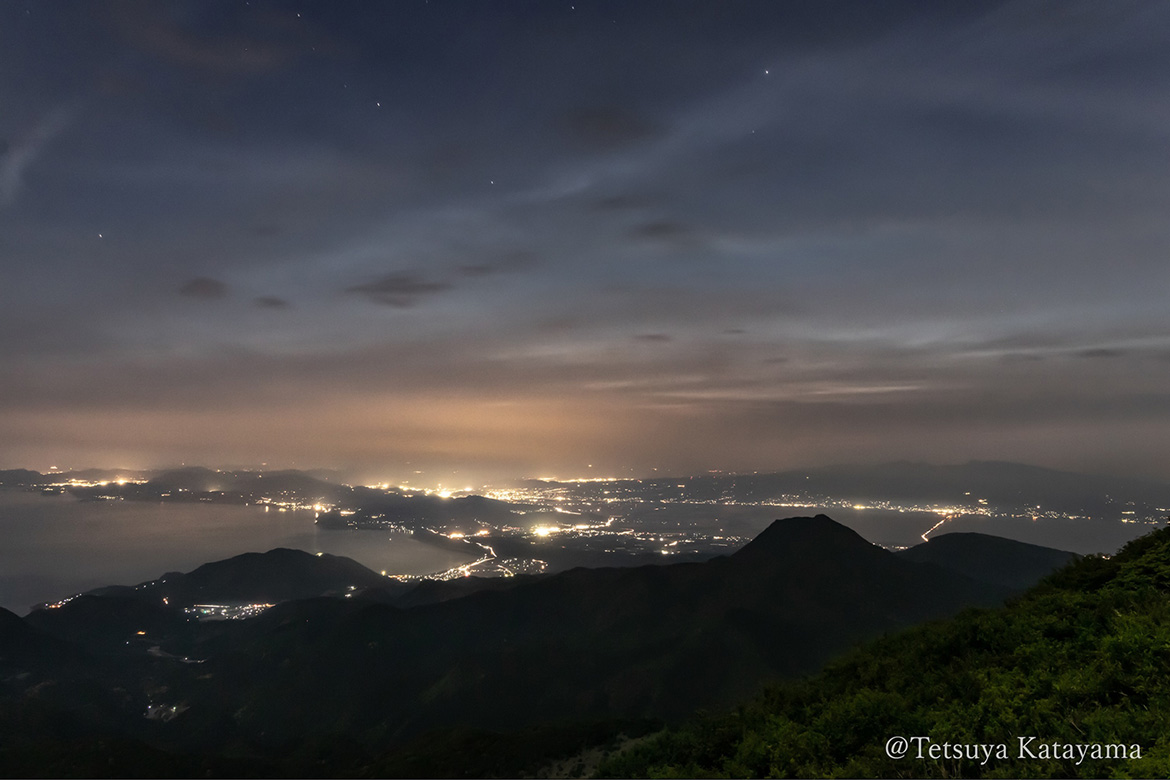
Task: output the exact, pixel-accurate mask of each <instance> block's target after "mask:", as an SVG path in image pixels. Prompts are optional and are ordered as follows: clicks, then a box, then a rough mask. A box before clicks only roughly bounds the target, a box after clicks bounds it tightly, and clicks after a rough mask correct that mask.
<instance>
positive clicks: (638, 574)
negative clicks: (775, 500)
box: [0, 516, 1007, 775]
mask: <svg viewBox="0 0 1170 780" xmlns="http://www.w3.org/2000/svg"><path fill="white" fill-rule="evenodd" d="M269 555H271V554H269ZM277 557H281V556H277ZM284 557H287V556H284ZM245 560H253V559H245ZM255 560H264V559H263V556H259V557H258V558H257V559H255ZM274 560H275V559H274ZM268 562H269V563H271V562H272V561H268ZM236 563H237V566H234V567H227V568H226V569H223V568H221V567H220V565H219V564H217V565H214V566H211V567H204V568H203V569H200V570H197V572H196V573H192V574H191V575H183V577H185V578H186V580H183V579H179V578H172V577H168V578H167V580H166V583H165V584H166V586H167V587H171V586H172V585H175V584H176V583H179V582H183V581H186V582H187V585H185V586H184V590H183V591H182V593H183V597H182V598H178V596H179V593H180V591H168V594H170V596H175V597H176V598H174V599H173V600H172V599H171V598H170V596H168V601H171V602H172V603H170V604H162V603H161V598H160V597H161V595H162V590H161V588H162V587H163V585H162V584H161V581H160V582H159V583H156V584H154V585H152V586H151V588H142V589H136V591H137V592H128V591H126V590H121V589H119V590H117V591H113V592H108V593H106V594H105V595H91V596H88V597H85V598H84V599H77V600H76V601H75V602H70V603H69V604H67V605H65V607H62V608H60V609H56V610H47V611H44V612H41V613H34V614H33V615H30V616H29V617H28V618H27V619H26V620H24V621H21V620H20V619H19V618H16V617H15V616H10V615H4V616H3V617H4V619H5V621H6V623H5V625H6V626H7V625H8V623H11V624H12V625H11V626H8V627H7V628H6V629H5V632H6V633H9V634H11V635H12V636H17V637H19V643H18V644H19V645H20V647H21V648H24V647H37V646H40V645H41V644H46V645H47V643H57V644H64V645H65V646H67V647H68V648H70V649H71V652H70V653H69V654H64V655H62V658H63V659H65V660H63V661H62V663H61V664H59V665H54V664H52V663H48V664H45V663H39V662H38V663H39V665H33V664H31V663H30V662H29V653H28V652H25V651H23V650H22V652H21V653H14V654H5V653H0V683H2V685H3V688H2V689H0V716H3V717H0V724H8V725H7V726H0V728H8V729H10V731H8V732H6V733H5V734H0V737H2V738H0V771H2V770H4V769H5V768H6V766H7V767H8V768H12V767H17V768H20V769H21V770H22V771H23V770H24V768H25V767H27V762H28V761H29V760H30V758H29V757H30V756H33V757H35V756H36V755H37V751H47V752H48V753H51V754H52V755H53V756H54V760H55V761H56V764H55V765H56V766H60V765H61V756H62V755H65V754H67V753H68V751H69V750H70V749H71V748H70V747H69V746H70V745H72V744H85V745H88V746H89V747H87V748H86V749H87V750H88V751H90V752H85V753H84V754H79V756H78V759H77V764H76V766H77V772H76V773H77V774H86V773H88V772H90V771H97V770H96V769H95V766H94V764H93V755H102V753H101V750H100V749H98V748H94V747H93V745H94V744H95V741H96V743H98V744H105V745H107V746H110V747H109V748H108V750H107V752H108V753H109V755H108V756H107V757H108V758H109V759H110V761H112V762H113V763H104V764H101V771H102V773H103V774H111V773H112V774H119V773H130V772H131V771H132V769H131V768H128V767H124V766H122V765H121V764H120V763H119V761H120V759H119V758H118V756H121V755H123V754H125V753H126V752H127V751H129V752H133V749H132V748H131V747H127V746H128V745H130V746H134V745H145V746H149V751H153V752H150V755H152V756H155V757H156V758H157V759H158V761H154V760H153V759H152V763H151V767H152V768H154V769H155V770H157V771H166V772H172V773H173V772H177V773H180V774H181V773H183V772H184V771H186V770H183V769H180V768H179V767H190V766H198V767H203V768H204V769H203V770H201V772H200V773H202V772H204V771H211V772H212V773H213V774H214V773H215V772H216V771H220V770H217V769H215V768H214V767H224V766H229V765H232V766H234V764H231V762H245V763H244V764H241V766H247V767H249V768H248V769H247V770H246V771H247V772H248V773H249V774H254V773H257V772H272V773H275V774H290V773H298V774H299V773H309V774H313V775H353V774H362V773H368V772H375V773H377V772H389V771H395V770H392V769H391V767H394V766H398V767H402V766H413V767H415V768H416V770H417V771H423V769H425V767H426V766H428V765H425V764H421V765H420V764H418V763H416V764H410V762H409V761H405V762H404V761H403V760H402V759H403V756H404V755H405V754H404V753H403V751H410V750H412V749H413V748H411V747H410V745H411V744H416V745H417V744H423V745H426V744H431V745H433V744H441V745H458V744H463V745H467V744H475V739H474V738H472V739H471V741H470V742H468V741H467V740H462V741H461V739H460V738H457V737H456V736H453V735H457V734H460V733H463V734H474V733H475V732H473V731H467V730H468V729H471V730H474V729H480V730H483V729H492V730H514V731H515V732H523V730H525V729H529V730H531V729H538V730H539V729H544V731H543V732H541V733H542V734H543V735H544V736H543V737H540V739H546V738H547V739H549V740H552V742H556V743H557V744H561V745H563V744H566V743H565V739H566V737H565V734H570V733H576V732H573V728H571V727H565V728H564V729H562V727H561V726H558V725H557V724H567V723H570V722H575V723H582V722H590V721H592V722H597V721H604V720H609V721H614V720H620V719H645V718H662V719H667V720H673V719H679V718H681V717H684V716H686V715H688V714H690V713H691V712H693V711H694V710H695V709H696V708H701V707H719V706H723V705H727V704H729V703H731V702H733V701H736V700H740V699H742V698H744V697H746V696H748V695H750V694H751V693H753V692H754V691H756V690H758V688H759V686H760V685H761V684H763V683H764V682H766V681H768V680H776V679H783V678H791V677H794V676H797V675H800V674H805V673H808V672H811V671H814V670H816V669H817V668H819V667H820V666H821V665H823V664H824V662H825V661H826V660H828V659H829V658H830V657H832V656H833V655H834V654H837V653H839V652H841V651H843V650H845V649H847V648H848V647H850V646H851V645H852V644H854V643H855V642H857V641H858V640H860V639H863V638H866V637H873V636H876V635H880V634H882V633H886V632H889V631H891V630H894V629H897V628H900V627H904V626H907V625H910V624H913V623H918V622H922V621H924V620H929V619H932V618H940V617H945V616H949V615H953V614H955V613H956V612H957V611H959V610H960V609H961V608H963V607H965V606H971V605H991V604H995V603H999V602H1000V601H1001V599H1002V598H1003V596H1004V594H1005V593H1006V592H1007V590H1006V589H1005V588H1003V587H999V586H994V585H990V584H987V583H980V582H976V581H975V580H973V579H971V578H968V577H964V576H961V575H959V574H956V573H954V572H950V571H947V570H944V569H942V568H940V567H938V566H935V565H929V564H920V563H915V562H911V561H905V560H902V559H900V558H899V557H898V556H896V555H894V554H892V553H889V552H887V551H885V550H883V549H881V548H878V547H876V546H874V545H872V544H870V543H868V542H866V541H865V540H864V539H862V538H861V537H859V536H858V535H857V534H856V533H854V532H853V531H851V530H849V529H847V528H845V527H843V526H840V525H838V524H837V523H834V522H833V521H832V520H830V519H829V518H827V517H824V516H817V517H815V518H792V519H789V520H782V521H777V522H776V523H774V524H773V525H772V526H770V527H769V528H768V529H767V530H766V531H765V532H764V533H762V534H761V535H760V536H759V537H757V538H756V539H755V540H754V541H753V542H751V543H750V544H749V545H747V546H746V547H744V548H743V549H742V550H740V551H739V552H737V553H736V554H734V555H732V556H730V557H727V558H719V559H714V560H711V561H708V562H705V563H688V564H677V565H671V566H646V567H640V568H633V569H596V570H585V569H577V570H573V571H569V572H565V573H563V574H559V575H554V576H549V577H543V578H535V579H532V580H529V581H525V582H520V583H518V584H516V585H515V586H513V587H510V588H507V589H504V590H485V591H480V592H476V593H472V594H471V595H468V596H465V597H463V598H456V599H452V600H447V601H443V602H442V603H431V604H426V605H422V606H417V607H414V608H409V609H406V608H399V607H397V606H394V604H393V601H394V600H393V599H392V598H388V597H387V594H386V592H385V591H384V590H383V591H380V592H379V593H378V594H377V598H372V599H367V598H363V597H362V595H361V594H360V591H355V593H356V594H357V595H354V596H353V597H328V598H313V599H307V600H300V601H288V602H285V603H281V604H278V605H277V606H275V607H273V608H271V609H269V610H268V611H267V612H265V613H263V614H262V615H260V616H259V617H256V618H252V619H249V620H240V621H220V622H214V623H197V622H192V621H190V620H188V619H187V618H186V617H184V616H182V613H181V611H180V610H178V609H177V607H176V606H175V604H174V603H173V602H174V601H179V602H183V603H185V602H189V601H191V600H192V599H193V598H200V599H202V598H204V597H205V596H206V594H207V593H208V592H209V591H208V590H206V589H204V588H198V587H196V585H197V584H199V583H204V584H207V583H219V585H217V586H216V587H221V586H222V585H223V583H224V582H225V579H224V577H223V576H221V575H223V573H224V572H225V571H229V570H234V569H235V568H238V564H239V561H238V560H237V562H236ZM302 563H304V561H299V562H298V561H293V564H294V565H297V566H299V565H301V564H302ZM318 563H320V564H321V565H322V566H326V567H327V569H328V570H329V571H338V570H339V566H340V565H334V563H336V562H333V563H330V562H328V561H320V560H319V559H318ZM281 570H284V569H281ZM340 570H341V571H342V573H343V574H344V575H345V576H350V574H352V573H351V572H348V570H345V569H344V567H343V566H340ZM200 572H201V573H200ZM196 574H199V576H198V577H195V575H196ZM213 575H214V576H213ZM233 576H235V575H233ZM192 578H193V579H192ZM229 579H230V578H229ZM243 579H244V581H245V582H247V583H252V578H250V577H244V578H243ZM192 583H194V584H192ZM252 584H254V583H252ZM319 585H320V583H317V584H316V585H314V587H317V586H319ZM188 586H189V587H190V588H191V589H193V590H191V591H190V592H188V591H187V588H188ZM249 587H251V585H250V586H249ZM147 591H149V593H147ZM214 592H215V593H217V594H219V596H220V597H226V596H230V595H231V594H230V593H229V592H228V591H227V590H216V591H214ZM249 592H251V593H255V591H249ZM347 592H348V591H347ZM192 594H195V595H192ZM224 600H227V599H226V598H225V599H224ZM388 601H389V602H390V603H387V602H388ZM49 613H51V614H49ZM14 621H15V622H14ZM139 632H142V633H139ZM119 640H121V642H120V643H119ZM75 690H76V691H84V692H85V695H84V696H81V695H73V691H75ZM46 692H48V694H47V693H46ZM49 694H51V696H49V698H46V696H48V695H49ZM95 702H96V704H95ZM30 707H33V708H40V709H39V710H38V711H41V710H44V711H45V712H48V713H49V714H50V715H52V716H53V717H57V718H59V719H60V720H61V722H65V723H68V724H69V733H70V734H72V735H73V736H72V737H71V739H72V740H73V741H69V740H62V739H60V738H58V737H57V736H52V734H55V733H56V732H43V733H42V731H40V730H38V729H37V728H28V727H20V726H18V725H13V724H17V723H19V722H20V719H19V718H18V717H16V716H13V715H12V713H17V712H21V711H23V710H24V709H28V708H30ZM5 713H8V715H5ZM46 717H48V716H46ZM461 729H462V730H464V731H459V730H461ZM557 729H562V730H561V731H557ZM566 729H567V730H566ZM579 731H580V730H579ZM603 731H604V730H603ZM438 732H442V735H437V733H438ZM528 733H531V732H528ZM580 733H583V732H580ZM45 734H50V736H48V737H46V736H45ZM423 734H431V735H432V736H431V737H429V738H428V740H427V742H426V743H418V742H413V743H412V741H413V740H417V739H418V738H419V737H420V735H423ZM550 735H551V736H550ZM16 737H18V738H19V739H16ZM534 739H535V738H534ZM581 739H585V737H581ZM6 740H7V741H6ZM77 740H81V742H77ZM86 740H88V741H86ZM558 740H559V741H558ZM568 741H569V743H571V742H572V741H573V739H569V740H568ZM5 744H8V745H13V744H19V745H21V746H22V747H21V749H20V751H21V752H19V754H17V753H14V752H12V751H11V750H9V751H8V752H6V748H5V747H4V745H5ZM510 744H512V746H513V747H515V748H516V749H517V750H518V751H519V752H521V753H522V752H523V749H524V748H523V740H521V741H520V743H519V746H517V742H516V740H513V742H512V743H510ZM95 750H96V751H97V753H96V754H95V753H93V751H95ZM63 751H64V752H63ZM167 756H173V757H174V760H175V763H174V764H173V767H172V768H170V769H168V768H167V767H168V766H171V765H169V764H167V763H166V762H167V759H166V757H167ZM395 756H397V758H395ZM406 758H409V756H406ZM521 758H522V756H521V757H520V758H516V759H515V760H521ZM509 760H512V759H509ZM6 761H7V762H8V764H7V765H6V764H5V762H6ZM21 762H24V763H21ZM160 762H161V763H160ZM224 762H228V763H224ZM247 762H253V763H247ZM257 762H258V763H257ZM395 762H397V763H395ZM520 765H522V764H516V763H512V764H505V765H500V768H497V770H493V771H501V772H505V773H507V772H508V767H512V768H513V769H512V771H515V769H514V768H515V767H516V766H520ZM429 766H431V767H432V770H431V771H434V772H437V773H439V774H457V773H460V772H462V771H467V769H466V767H465V768H464V769H462V770H459V768H458V767H457V766H453V765H452V764H446V765H444V767H443V768H441V769H434V768H433V767H434V766H435V765H434V764H430V765H429ZM457 770H458V771H457ZM222 771H228V770H226V769H225V770H222ZM240 771H244V770H240ZM484 771H486V770H484ZM63 773H64V772H60V771H56V772H54V774H63ZM70 773H72V772H70Z"/></svg>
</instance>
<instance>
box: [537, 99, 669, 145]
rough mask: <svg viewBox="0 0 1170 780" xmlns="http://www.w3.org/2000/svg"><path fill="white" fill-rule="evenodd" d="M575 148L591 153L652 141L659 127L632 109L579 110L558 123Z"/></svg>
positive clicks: (601, 108) (615, 106) (593, 108)
mask: <svg viewBox="0 0 1170 780" xmlns="http://www.w3.org/2000/svg"><path fill="white" fill-rule="evenodd" d="M557 125H558V127H559V128H560V130H561V131H562V132H563V133H564V134H565V136H566V137H567V138H568V139H569V140H570V141H571V142H572V143H573V144H574V145H575V146H578V147H581V148H584V149H587V150H590V151H602V152H605V151H613V150H616V149H622V148H625V147H627V146H632V145H634V144H637V143H640V142H642V141H646V140H649V139H652V138H655V137H657V136H659V135H661V134H662V127H661V126H660V125H659V124H658V123H657V122H655V121H653V120H651V119H650V118H648V117H646V116H644V115H643V114H641V113H639V112H638V111H635V110H634V109H631V108H626V107H623V106H617V105H608V106H592V107H588V108H579V109H576V110H573V111H570V112H568V113H566V114H565V115H563V116H562V117H561V118H560V120H559V121H558V123H557Z"/></svg>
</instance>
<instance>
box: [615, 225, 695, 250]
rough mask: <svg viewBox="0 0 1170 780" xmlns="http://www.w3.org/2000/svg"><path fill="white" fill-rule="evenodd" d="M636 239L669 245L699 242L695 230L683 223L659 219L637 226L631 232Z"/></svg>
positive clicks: (631, 235)
mask: <svg viewBox="0 0 1170 780" xmlns="http://www.w3.org/2000/svg"><path fill="white" fill-rule="evenodd" d="M629 236H630V237H631V238H634V239H639V240H647V241H661V242H663V243H667V244H676V245H677V244H693V243H695V242H696V241H697V240H698V236H697V234H696V233H695V231H694V230H692V229H691V228H689V227H688V226H686V225H684V224H683V223H681V222H676V221H674V220H669V219H658V220H652V221H650V222H643V223H641V224H638V225H635V226H634V227H633V228H631V229H630V231H629Z"/></svg>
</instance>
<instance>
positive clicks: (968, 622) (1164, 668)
mask: <svg viewBox="0 0 1170 780" xmlns="http://www.w3.org/2000/svg"><path fill="white" fill-rule="evenodd" d="M1167 680H1170V530H1161V531H1157V532H1154V533H1152V534H1150V535H1148V536H1146V537H1143V538H1141V539H1138V540H1135V541H1134V542H1132V543H1130V544H1129V545H1128V546H1127V547H1126V548H1125V549H1124V550H1123V551H1122V552H1121V553H1119V554H1118V555H1117V556H1115V557H1113V558H1111V559H1104V558H1097V557H1091V558H1085V559H1082V560H1079V561H1077V562H1076V563H1074V564H1072V565H1070V566H1068V567H1067V568H1065V569H1062V570H1061V571H1060V572H1058V573H1057V574H1055V575H1053V576H1052V577H1050V578H1049V579H1048V580H1046V581H1045V582H1043V583H1042V584H1040V585H1039V586H1037V587H1035V588H1033V589H1032V590H1031V591H1029V592H1028V593H1027V594H1026V595H1025V596H1023V597H1021V598H1019V599H1017V600H1015V601H1013V602H1012V603H1011V604H1009V605H1008V606H1007V607H1005V608H1002V609H996V610H972V611H968V612H965V613H963V614H961V615H960V616H959V617H957V618H955V619H953V620H949V621H946V622H938V623H933V624H929V625H925V626H920V627H918V628H915V629H911V630H909V631H907V632H904V633H902V634H899V635H897V636H893V637H889V638H886V639H882V640H879V641H877V642H874V643H872V644H869V645H868V646H865V647H863V648H861V649H859V650H857V651H855V652H853V653H852V654H850V655H849V656H848V657H846V658H845V659H844V660H841V661H837V662H835V663H833V664H832V665H830V666H829V667H828V668H827V669H826V670H825V671H824V672H823V673H821V674H820V675H818V676H817V677H815V678H813V679H811V680H809V681H807V682H804V683H794V684H787V685H782V686H780V687H776V688H774V689H772V690H771V691H769V692H768V693H767V694H765V695H763V696H761V697H760V698H757V699H756V700H754V701H753V702H751V703H750V704H749V705H747V706H745V707H741V708H740V709H739V710H738V711H737V712H735V713H734V714H729V715H726V716H722V717H713V718H703V719H698V720H693V721H691V722H689V723H688V724H687V725H685V726H683V727H680V728H678V729H675V730H672V731H668V732H666V733H665V734H663V735H661V736H659V737H657V738H655V739H653V740H650V741H649V742H647V743H645V744H643V745H640V746H638V747H636V748H634V749H632V750H630V751H629V752H627V753H625V754H623V755H621V756H618V757H615V758H612V759H610V761H609V762H608V763H607V764H606V765H604V766H603V767H602V770H601V773H602V774H603V775H606V776H631V777H633V776H659V777H661V776H689V777H704V776H709V777H726V776H732V777H736V776H739V777H742V776H785V777H830V776H831V777H1111V776H1112V777H1165V776H1167V774H1168V773H1170V684H1168V683H1167ZM897 736H903V737H907V738H909V737H926V738H929V740H930V741H931V742H932V743H933V744H935V745H936V746H938V747H937V748H936V749H935V752H936V755H935V756H933V757H932V756H931V754H930V747H929V743H922V744H923V751H922V756H921V757H920V756H919V755H918V748H917V747H916V744H915V743H911V746H910V750H909V754H908V755H907V756H906V757H904V758H901V759H894V758H891V757H889V756H888V755H887V752H886V748H887V744H888V740H890V739H891V738H892V737H897ZM1029 737H1035V739H1034V740H1029V739H1028V738H1029ZM1021 739H1022V740H1024V745H1023V746H1021ZM944 743H947V744H949V745H950V746H952V747H951V748H949V749H947V748H944V747H943V744H944ZM973 745H988V746H991V756H990V758H987V759H986V760H985V759H984V758H983V757H982V756H981V757H980V758H979V759H971V758H967V757H963V756H962V755H960V753H959V750H960V748H959V747H958V746H964V747H963V748H962V749H963V751H964V752H965V750H966V747H965V746H973ZM998 745H1003V746H1004V749H1003V753H1004V755H1003V756H1002V757H997V755H996V754H997V753H999V749H998V747H997V746H998ZM1070 746H1071V747H1070ZM1079 746H1085V750H1084V754H1083V755H1082V753H1081V749H1080V747H1079Z"/></svg>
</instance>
